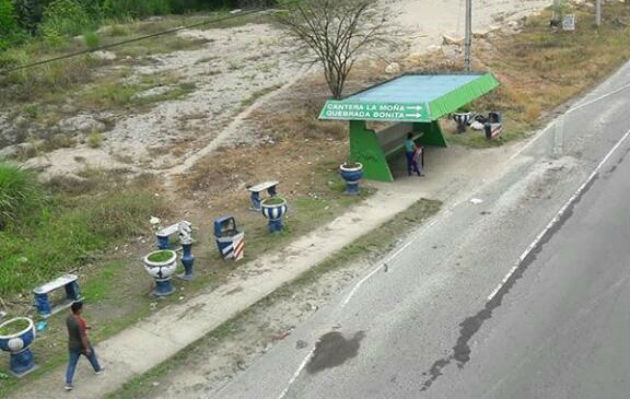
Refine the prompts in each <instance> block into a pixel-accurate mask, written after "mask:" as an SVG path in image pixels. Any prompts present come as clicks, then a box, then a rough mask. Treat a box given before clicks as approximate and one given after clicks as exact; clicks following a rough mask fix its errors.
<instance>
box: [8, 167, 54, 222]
mask: <svg viewBox="0 0 630 400" xmlns="http://www.w3.org/2000/svg"><path fill="white" fill-rule="evenodd" d="M44 199H45V194H44V191H43V189H42V187H41V186H40V185H39V183H38V182H37V179H36V177H35V174H34V173H32V172H31V171H29V170H26V169H22V168H20V167H18V166H16V165H13V164H9V163H6V162H0V230H2V229H6V228H9V229H13V228H19V227H21V226H24V225H26V224H27V223H28V222H30V218H33V217H34V216H35V214H36V212H37V210H39V209H40V208H41V207H42V205H43V204H44Z"/></svg>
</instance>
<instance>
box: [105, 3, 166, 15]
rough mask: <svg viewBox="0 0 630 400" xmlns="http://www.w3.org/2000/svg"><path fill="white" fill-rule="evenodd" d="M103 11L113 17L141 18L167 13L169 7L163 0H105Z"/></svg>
mask: <svg viewBox="0 0 630 400" xmlns="http://www.w3.org/2000/svg"><path fill="white" fill-rule="evenodd" d="M103 11H104V13H105V15H107V16H109V17H113V18H121V17H122V18H124V17H131V18H143V17H148V16H150V15H164V14H168V13H169V12H170V11H171V8H170V4H169V2H168V1H165V0H142V1H138V0H105V2H104V3H103Z"/></svg>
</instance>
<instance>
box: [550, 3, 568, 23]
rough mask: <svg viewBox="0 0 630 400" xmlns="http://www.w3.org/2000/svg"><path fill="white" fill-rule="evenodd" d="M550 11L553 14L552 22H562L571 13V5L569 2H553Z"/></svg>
mask: <svg viewBox="0 0 630 400" xmlns="http://www.w3.org/2000/svg"><path fill="white" fill-rule="evenodd" d="M550 9H551V12H552V15H551V20H552V21H554V22H560V21H562V18H564V16H565V14H567V13H569V11H571V6H570V5H569V1H568V0H557V1H554V2H553V4H552V5H551V7H550Z"/></svg>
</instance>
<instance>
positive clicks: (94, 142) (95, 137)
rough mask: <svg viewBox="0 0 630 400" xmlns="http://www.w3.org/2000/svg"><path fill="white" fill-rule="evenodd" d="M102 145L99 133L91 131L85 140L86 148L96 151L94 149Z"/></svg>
mask: <svg viewBox="0 0 630 400" xmlns="http://www.w3.org/2000/svg"><path fill="white" fill-rule="evenodd" d="M102 143H103V137H102V136H101V133H100V132H99V131H97V130H96V129H95V130H93V131H92V133H90V135H89V136H88V138H87V144H88V146H90V147H91V148H93V149H96V148H99V147H101V144H102Z"/></svg>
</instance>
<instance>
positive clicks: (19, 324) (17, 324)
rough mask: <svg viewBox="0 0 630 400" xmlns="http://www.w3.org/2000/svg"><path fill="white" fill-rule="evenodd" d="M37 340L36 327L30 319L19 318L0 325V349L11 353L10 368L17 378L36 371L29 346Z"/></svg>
mask: <svg viewBox="0 0 630 400" xmlns="http://www.w3.org/2000/svg"><path fill="white" fill-rule="evenodd" d="M33 340H35V325H34V324H33V320H31V319H30V318H24V317H18V318H13V319H10V320H8V321H6V322H4V323H3V324H0V349H2V350H4V351H8V352H10V353H11V360H10V362H9V367H10V370H11V373H12V374H13V375H15V376H16V377H18V378H19V377H22V376H24V375H26V374H28V373H29V372H31V371H32V370H34V369H35V361H34V360H33V353H32V352H31V349H29V346H30V345H31V343H33Z"/></svg>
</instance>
